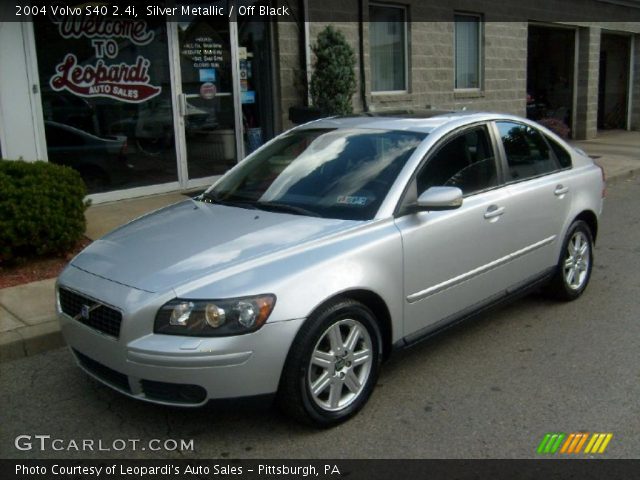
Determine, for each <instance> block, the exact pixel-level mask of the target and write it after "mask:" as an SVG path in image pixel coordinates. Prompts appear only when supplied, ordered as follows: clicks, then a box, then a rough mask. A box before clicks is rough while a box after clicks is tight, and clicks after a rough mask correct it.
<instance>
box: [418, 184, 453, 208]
mask: <svg viewBox="0 0 640 480" xmlns="http://www.w3.org/2000/svg"><path fill="white" fill-rule="evenodd" d="M461 206H462V190H460V189H459V188H457V187H430V188H428V189H426V190H425V191H424V192H422V194H421V195H420V196H419V197H418V201H417V202H416V210H418V211H422V210H431V211H438V210H455V209H456V208H460V207H461Z"/></svg>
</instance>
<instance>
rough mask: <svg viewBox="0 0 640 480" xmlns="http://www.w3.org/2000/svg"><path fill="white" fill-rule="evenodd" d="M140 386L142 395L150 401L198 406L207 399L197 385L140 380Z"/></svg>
mask: <svg viewBox="0 0 640 480" xmlns="http://www.w3.org/2000/svg"><path fill="white" fill-rule="evenodd" d="M140 386H141V387H142V391H143V392H144V394H145V395H146V396H147V397H148V398H150V399H152V400H159V401H164V402H171V403H185V404H189V403H190V404H198V403H202V402H203V401H204V399H205V398H207V391H206V390H205V389H204V388H202V387H200V386H199V385H186V384H180V383H167V382H156V381H153V380H140Z"/></svg>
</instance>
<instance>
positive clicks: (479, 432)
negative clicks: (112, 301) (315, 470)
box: [0, 176, 640, 459]
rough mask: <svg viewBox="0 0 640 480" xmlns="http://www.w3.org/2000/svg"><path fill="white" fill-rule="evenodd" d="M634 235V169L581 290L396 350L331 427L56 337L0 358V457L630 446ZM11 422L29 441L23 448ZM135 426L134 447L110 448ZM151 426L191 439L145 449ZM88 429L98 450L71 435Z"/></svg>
mask: <svg viewBox="0 0 640 480" xmlns="http://www.w3.org/2000/svg"><path fill="white" fill-rule="evenodd" d="M639 240H640V176H636V177H632V178H630V179H625V180H619V181H618V182H616V183H615V184H614V185H611V186H610V187H609V189H608V198H607V200H606V205H605V212H604V216H603V218H602V223H601V229H600V234H599V238H598V244H597V247H596V250H595V262H596V263H595V267H594V270H593V277H592V280H591V284H590V286H589V287H588V289H587V291H586V293H585V294H584V296H583V297H582V298H581V299H579V300H578V301H575V302H572V303H557V302H554V301H550V300H547V299H545V298H544V297H542V296H540V295H539V294H533V295H531V296H528V297H526V298H524V299H521V300H519V301H517V302H515V303H512V304H510V305H509V306H507V307H503V308H502V309H500V310H496V311H493V312H490V313H487V314H484V315H482V316H481V317H479V318H478V319H476V320H474V321H472V322H468V323H466V324H464V325H462V326H460V327H456V328H454V329H452V330H450V331H449V332H447V333H445V334H443V335H441V336H439V337H437V338H435V339H432V340H429V341H428V342H426V343H423V344H420V345H418V346H416V347H414V348H412V349H411V350H409V351H406V352H403V353H400V354H397V355H395V356H394V357H392V359H391V360H390V361H389V362H388V363H386V364H385V365H384V366H383V370H382V374H381V376H380V379H379V383H378V386H377V388H376V390H375V391H374V394H373V396H372V397H371V400H370V401H369V403H368V405H367V406H366V407H365V408H364V410H363V411H362V412H361V413H360V414H359V415H358V416H357V417H355V418H354V419H352V420H351V421H349V422H347V423H346V424H343V425H341V426H339V427H336V428H333V429H329V430H316V429H313V428H310V427H306V426H302V425H298V424H296V423H293V422H292V421H290V420H288V419H286V418H284V417H283V416H282V415H280V414H279V413H278V412H277V411H275V410H273V409H260V410H258V409H254V408H247V407H242V408H240V407H239V408H237V409H234V408H228V407H227V408H225V409H221V408H218V407H214V406H209V407H205V408H202V409H195V410H192V409H176V408H167V407H162V406H156V405H151V404H147V403H143V402H140V401H135V400H132V399H129V398H126V397H124V396H122V395H120V394H118V393H115V392H113V391H111V390H110V389H109V388H107V387H104V386H102V385H99V384H97V383H96V382H94V381H93V380H90V379H89V378H88V377H87V376H86V375H85V374H84V373H82V372H81V371H80V370H79V369H78V368H77V367H76V366H75V365H74V363H73V361H72V358H71V355H70V353H69V352H68V351H67V350H66V349H64V348H63V349H57V350H52V351H49V352H46V353H42V354H38V355H34V356H31V357H26V358H23V359H19V360H14V361H9V362H5V363H2V364H0V387H1V388H0V404H1V405H2V408H0V425H1V426H0V458H55V459H61V458H122V457H124V458H195V457H199V458H221V459H233V458H536V457H538V455H537V454H536V448H537V446H538V444H539V443H540V441H541V439H542V437H543V436H544V435H545V434H546V433H547V432H565V433H570V432H579V431H584V432H591V433H594V432H601V433H612V434H613V438H612V440H611V442H610V444H609V446H608V448H607V450H606V452H605V453H604V454H602V455H591V457H594V458H595V457H598V458H638V457H639V456H640V455H639V454H640V435H639V431H640V357H639V352H640V319H639V313H640V275H639V272H640V241H639ZM19 435H29V436H31V440H32V445H33V448H32V449H30V450H19V449H17V448H16V447H15V439H16V437H17V436H19ZM35 435H50V436H51V439H60V440H61V441H60V442H57V443H56V447H60V448H63V450H61V451H57V450H53V449H52V445H51V443H50V440H47V442H45V446H46V447H47V448H46V449H45V450H44V451H42V450H41V449H40V445H39V441H34V440H35V437H34V436H35ZM132 439H133V440H140V442H138V443H137V444H136V450H133V449H132V448H130V447H127V448H126V449H125V450H124V451H116V450H114V448H113V447H116V448H117V447H119V446H120V445H121V443H117V442H114V441H117V440H126V441H128V440H132ZM150 439H159V440H161V441H164V440H166V439H173V440H177V441H180V440H181V439H182V440H186V441H187V443H188V442H189V441H191V440H193V446H194V449H193V451H182V452H179V451H163V450H160V451H155V450H154V451H152V450H150V448H149V447H150V444H149V442H148V441H149V440H150ZM83 440H93V441H94V451H76V450H75V449H74V448H73V445H74V444H76V445H77V444H81V442H82V441H83ZM25 442H27V440H24V438H23V439H22V440H20V441H19V443H20V445H21V446H22V448H25V447H26V443H25ZM74 442H75V443H74ZM98 442H101V443H100V444H99V443H98ZM98 445H100V448H102V449H103V450H102V451H99V450H98ZM128 445H131V443H130V442H128ZM154 445H156V447H157V446H158V443H155V444H154ZM170 446H171V444H170ZM69 448H70V450H69ZM106 448H111V450H104V449H106ZM143 449H144V450H143ZM580 456H581V458H587V457H589V456H590V455H586V454H584V455H580Z"/></svg>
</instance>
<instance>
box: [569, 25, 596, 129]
mask: <svg viewBox="0 0 640 480" xmlns="http://www.w3.org/2000/svg"><path fill="white" fill-rule="evenodd" d="M600 34H601V30H600V28H597V27H585V28H582V27H581V28H580V30H579V46H578V72H577V73H578V105H577V110H576V113H577V115H576V126H575V132H574V138H575V139H576V140H587V139H590V138H595V136H596V135H597V133H598V77H599V71H600Z"/></svg>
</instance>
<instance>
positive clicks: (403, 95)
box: [371, 91, 413, 103]
mask: <svg viewBox="0 0 640 480" xmlns="http://www.w3.org/2000/svg"><path fill="white" fill-rule="evenodd" d="M412 97H413V96H412V95H411V94H410V93H409V92H407V91H398V92H371V101H372V102H381V103H388V102H406V101H410V100H411V99H412Z"/></svg>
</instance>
